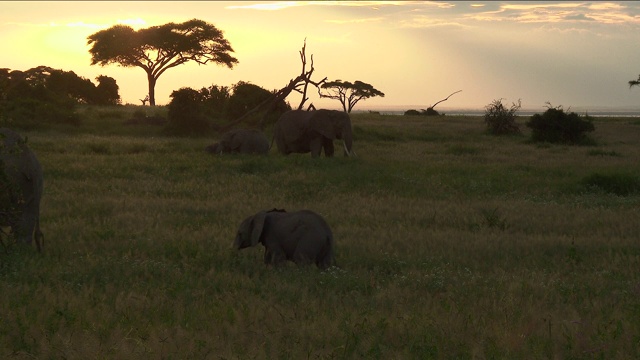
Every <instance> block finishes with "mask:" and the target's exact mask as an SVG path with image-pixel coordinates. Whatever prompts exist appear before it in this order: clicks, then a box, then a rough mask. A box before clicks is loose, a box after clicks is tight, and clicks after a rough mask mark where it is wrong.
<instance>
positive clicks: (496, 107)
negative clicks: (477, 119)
mask: <svg viewBox="0 0 640 360" xmlns="http://www.w3.org/2000/svg"><path fill="white" fill-rule="evenodd" d="M520 107H521V103H520V100H518V103H517V104H516V103H513V104H512V105H511V107H510V108H508V109H507V107H506V106H504V104H503V103H502V99H497V100H493V102H492V103H491V104H489V105H487V106H485V112H484V122H485V124H486V125H487V131H488V132H489V133H491V134H493V135H511V134H519V133H520V126H519V125H518V124H516V113H517V112H518V110H519V109H520Z"/></svg>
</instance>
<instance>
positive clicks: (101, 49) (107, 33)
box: [87, 19, 238, 106]
mask: <svg viewBox="0 0 640 360" xmlns="http://www.w3.org/2000/svg"><path fill="white" fill-rule="evenodd" d="M87 39H88V41H87V44H88V45H91V49H89V52H90V53H91V65H95V64H99V65H100V66H105V65H109V64H119V65H120V66H124V67H140V68H142V69H143V70H144V71H145V72H146V73H147V81H148V82H149V105H151V106H154V105H155V104H156V100H155V86H156V82H157V80H158V78H159V77H160V75H162V74H163V73H164V72H165V71H166V70H167V69H170V68H172V67H175V66H178V65H182V64H184V63H186V62H188V61H195V62H197V63H198V64H203V65H204V64H207V63H208V62H214V63H217V64H220V65H226V66H227V67H229V68H232V67H233V65H234V64H237V63H238V60H237V59H236V58H234V57H233V56H231V55H230V54H229V53H231V52H233V49H232V48H231V45H230V44H229V41H227V39H225V38H224V36H223V34H222V31H220V30H218V28H216V27H215V26H214V25H212V24H209V23H207V22H205V21H202V20H198V19H192V20H189V21H186V22H184V23H181V24H175V23H168V24H165V25H160V26H152V27H149V28H146V29H140V30H138V31H135V30H133V29H132V28H131V27H130V26H126V25H115V26H112V27H110V28H108V29H106V30H101V31H98V32H97V33H95V34H92V35H90V36H89V37H88V38H87Z"/></svg>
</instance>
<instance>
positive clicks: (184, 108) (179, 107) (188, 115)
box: [165, 88, 211, 135]
mask: <svg viewBox="0 0 640 360" xmlns="http://www.w3.org/2000/svg"><path fill="white" fill-rule="evenodd" d="M202 101H203V99H202V94H200V93H199V92H198V91H196V90H194V89H191V88H181V89H179V90H175V91H174V92H172V93H171V102H170V103H169V114H168V118H169V119H168V120H169V123H168V124H167V127H166V128H165V132H167V133H168V134H170V135H195V134H203V135H204V134H206V133H207V132H209V131H210V130H211V126H210V125H209V122H208V121H207V118H206V117H205V116H204V114H203V108H202V106H201V105H202Z"/></svg>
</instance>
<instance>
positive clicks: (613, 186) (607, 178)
mask: <svg viewBox="0 0 640 360" xmlns="http://www.w3.org/2000/svg"><path fill="white" fill-rule="evenodd" d="M582 183H583V184H584V185H586V186H587V187H588V188H592V189H599V190H602V191H604V192H608V193H611V194H616V195H618V196H627V195H631V194H633V193H636V192H640V178H639V177H638V176H635V175H632V174H627V173H612V174H601V173H593V174H591V175H589V176H587V177H586V178H584V179H583V180H582Z"/></svg>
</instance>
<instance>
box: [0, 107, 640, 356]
mask: <svg viewBox="0 0 640 360" xmlns="http://www.w3.org/2000/svg"><path fill="white" fill-rule="evenodd" d="M86 111H87V112H91V111H93V112H94V113H98V112H99V113H106V114H108V116H107V115H103V116H93V115H92V116H93V117H92V118H91V120H90V121H87V122H84V124H85V125H83V126H81V127H80V128H78V129H75V130H74V131H73V133H72V134H67V133H66V132H65V131H63V130H64V129H49V130H47V131H43V132H37V131H34V132H31V133H29V134H28V136H29V144H30V145H31V147H32V148H33V149H34V151H35V152H36V153H37V154H38V156H39V158H40V160H41V162H42V164H43V168H44V172H45V196H44V198H43V204H42V209H43V210H42V228H43V231H44V232H45V237H46V241H45V251H44V252H43V253H42V254H37V253H36V252H35V250H29V249H22V248H20V247H16V246H9V248H8V249H7V250H6V252H5V253H2V254H1V255H0V357H1V358H11V357H18V358H29V357H36V358H117V359H139V358H240V359H243V358H264V359H271V358H295V359H299V358H385V359H387V358H396V359H398V358H416V359H429V358H436V359H450V358H509V359H531V358H537V359H542V358H544V359H547V358H606V359H616V358H619V359H627V358H638V357H640V347H639V342H640V322H638V321H636V320H637V319H640V273H639V272H638V269H640V245H639V243H638V238H639V237H638V236H639V235H638V234H640V222H639V221H638V219H639V218H640V213H639V210H638V209H639V208H640V207H639V205H640V204H639V202H640V201H639V200H640V194H638V193H637V192H630V193H628V194H624V196H620V195H616V194H612V193H610V192H607V191H604V190H601V189H600V190H599V189H596V188H594V187H593V186H586V185H585V179H589V177H590V176H592V174H614V175H615V174H631V175H629V176H636V177H637V176H638V174H639V173H640V165H639V163H638V162H637V159H638V158H640V146H639V145H640V135H639V131H640V127H638V126H637V125H636V124H633V123H630V122H628V121H617V120H615V119H614V120H608V119H607V120H600V121H598V120H597V119H596V122H595V126H596V131H595V133H594V134H593V136H594V138H596V140H597V141H598V144H600V145H599V146H598V147H597V148H596V149H597V150H598V152H593V149H585V148H584V147H572V146H562V145H546V146H537V145H533V144H529V143H528V142H527V140H526V136H527V134H526V133H525V134H523V136H521V137H506V138H496V137H494V136H490V135H486V134H485V133H484V123H483V122H482V118H479V117H478V118H473V117H449V116H446V117H441V118H438V119H434V120H431V119H424V118H421V119H415V118H413V117H407V118H405V117H402V116H379V115H370V114H355V115H352V118H353V124H354V127H355V141H354V149H355V150H356V152H357V153H358V155H359V157H358V158H343V157H335V158H332V159H327V158H319V159H312V158H311V157H310V156H309V155H308V154H307V155H292V156H288V157H283V156H281V155H279V154H276V152H275V149H272V153H271V154H270V155H269V156H268V157H248V156H211V155H209V154H207V153H205V152H204V146H206V145H208V144H209V143H210V142H213V141H214V139H186V138H184V139H180V138H167V137H161V136H158V133H157V132H156V131H157V128H156V127H153V126H146V127H145V126H140V127H138V128H135V129H133V128H129V127H126V126H124V125H122V124H121V120H123V119H126V115H118V112H117V111H116V110H114V109H97V110H91V109H87V110H86ZM127 111H131V109H127ZM94 115H95V114H94ZM100 119H102V120H100ZM518 121H520V120H518ZM267 131H269V129H268V130H267ZM633 134H635V135H633ZM610 154H620V156H617V155H610ZM624 176H627V175H624ZM612 181H614V182H615V181H616V180H615V179H614V180H609V182H612ZM273 207H278V208H285V209H290V210H296V209H302V208H309V209H313V210H314V211H316V212H318V213H320V214H322V215H323V216H324V217H325V218H326V219H327V221H328V223H329V224H330V225H331V227H332V229H333V231H334V234H335V237H336V243H337V248H336V258H337V262H338V267H334V268H330V269H329V270H327V271H325V272H321V271H319V270H318V269H316V268H315V267H310V268H297V267H296V266H294V265H293V264H290V265H289V266H287V267H285V268H283V269H271V268H266V267H265V266H264V264H263V263H262V249H261V248H249V249H246V250H243V251H241V252H239V253H236V252H234V251H232V250H231V242H232V240H233V237H234V235H235V231H236V229H237V226H238V225H239V223H240V222H241V221H242V219H244V218H245V217H246V216H248V215H251V214H253V213H255V212H256V211H258V210H261V209H269V208H273Z"/></svg>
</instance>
